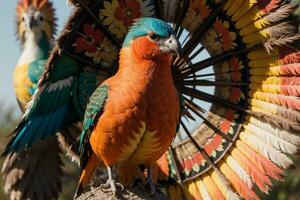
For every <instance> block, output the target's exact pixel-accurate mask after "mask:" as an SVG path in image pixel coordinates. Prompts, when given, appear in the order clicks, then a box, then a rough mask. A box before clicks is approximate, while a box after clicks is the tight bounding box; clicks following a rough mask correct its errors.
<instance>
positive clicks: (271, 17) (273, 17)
mask: <svg viewBox="0 0 300 200" xmlns="http://www.w3.org/2000/svg"><path fill="white" fill-rule="evenodd" d="M297 7H298V6H297V5H296V4H293V3H289V4H286V5H283V6H281V7H280V8H279V9H277V10H275V11H274V12H271V13H268V15H266V16H264V17H263V18H264V20H266V21H268V22H270V23H274V22H278V21H280V20H283V19H285V18H288V17H289V16H290V15H291V13H292V12H294V11H295V10H296V9H297Z"/></svg>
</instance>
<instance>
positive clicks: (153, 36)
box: [149, 33, 159, 40]
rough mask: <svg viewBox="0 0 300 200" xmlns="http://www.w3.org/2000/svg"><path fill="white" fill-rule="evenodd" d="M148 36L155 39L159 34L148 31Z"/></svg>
mask: <svg viewBox="0 0 300 200" xmlns="http://www.w3.org/2000/svg"><path fill="white" fill-rule="evenodd" d="M149 36H150V38H151V39H152V40H157V39H158V38H159V36H158V35H156V34H155V33H150V34H149Z"/></svg>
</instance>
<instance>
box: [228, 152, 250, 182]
mask: <svg viewBox="0 0 300 200" xmlns="http://www.w3.org/2000/svg"><path fill="white" fill-rule="evenodd" d="M226 163H227V164H228V166H229V167H230V168H231V169H232V171H234V172H235V173H236V174H237V175H238V176H239V177H240V179H241V180H242V181H243V182H244V183H246V184H247V185H248V186H249V188H252V187H253V183H252V181H251V178H250V176H249V175H248V173H247V172H246V171H245V170H244V168H243V167H242V166H241V165H240V164H239V163H238V162H237V161H236V160H235V159H234V158H233V157H232V156H231V155H229V156H228V157H227V158H226Z"/></svg>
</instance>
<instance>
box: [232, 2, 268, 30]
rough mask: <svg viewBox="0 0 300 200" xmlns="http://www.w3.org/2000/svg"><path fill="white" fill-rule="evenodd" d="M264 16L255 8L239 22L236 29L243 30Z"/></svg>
mask: <svg viewBox="0 0 300 200" xmlns="http://www.w3.org/2000/svg"><path fill="white" fill-rule="evenodd" d="M261 16H262V13H261V12H260V11H259V8H258V7H257V6H253V7H252V8H251V9H250V10H249V11H248V12H247V13H246V14H245V15H244V16H243V17H242V18H241V19H240V20H238V21H237V23H236V24H235V27H236V28H238V29H242V28H243V27H245V26H247V25H248V24H250V23H252V22H253V21H255V20H257V19H259V18H260V17H261Z"/></svg>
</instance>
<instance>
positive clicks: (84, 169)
mask: <svg viewBox="0 0 300 200" xmlns="http://www.w3.org/2000/svg"><path fill="white" fill-rule="evenodd" d="M180 50H181V46H180V43H179V42H178V40H177V39H176V37H175V36H174V32H173V29H172V28H171V27H170V26H169V25H168V24H167V23H165V22H163V21H161V20H159V19H154V18H140V19H138V20H137V21H136V22H135V23H134V25H133V26H132V27H131V29H130V31H129V32H128V34H127V36H126V38H125V41H124V43H123V47H122V49H121V52H120V60H119V70H118V72H117V73H116V74H115V76H113V77H111V78H109V79H107V80H106V81H105V82H103V83H102V84H101V85H100V86H99V87H98V88H97V89H96V90H95V92H94V93H93V95H92V96H91V98H90V102H89V104H88V106H87V109H86V112H85V119H84V129H83V132H82V135H81V150H80V151H81V176H80V181H79V187H78V191H77V195H78V194H79V193H80V191H81V188H82V186H83V185H85V184H86V183H87V182H88V180H89V178H90V176H91V174H92V172H93V171H94V170H95V168H96V166H97V165H98V163H99V162H100V161H101V162H103V163H104V165H105V166H106V167H107V170H108V175H109V179H108V181H107V183H106V184H104V185H103V186H106V187H108V188H109V187H110V189H111V190H112V191H113V192H115V191H116V185H115V181H114V180H113V178H112V173H111V167H112V166H114V165H116V164H118V165H120V166H125V165H132V166H138V165H140V164H143V165H145V166H146V167H147V170H148V182H149V184H150V188H151V192H154V191H155V190H154V185H153V181H152V178H151V174H152V172H151V165H152V164H153V163H154V162H155V161H156V160H158V159H159V158H160V157H161V156H162V155H163V154H164V153H165V152H166V151H167V149H168V147H169V146H170V144H171V142H172V140H173V138H174V137H175V134H176V130H177V127H178V123H179V98H178V94H177V91H176V89H175V86H174V84H173V79H172V75H171V63H172V60H173V55H174V54H176V55H179V53H180Z"/></svg>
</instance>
